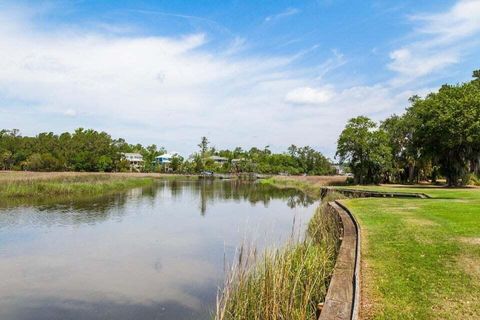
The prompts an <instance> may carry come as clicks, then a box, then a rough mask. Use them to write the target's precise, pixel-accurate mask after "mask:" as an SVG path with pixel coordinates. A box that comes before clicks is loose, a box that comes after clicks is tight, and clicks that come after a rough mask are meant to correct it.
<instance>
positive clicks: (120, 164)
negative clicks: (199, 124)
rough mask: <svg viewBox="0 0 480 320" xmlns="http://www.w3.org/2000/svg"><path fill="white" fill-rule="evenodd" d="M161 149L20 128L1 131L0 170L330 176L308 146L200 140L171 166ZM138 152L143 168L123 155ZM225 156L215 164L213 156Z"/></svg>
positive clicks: (99, 135)
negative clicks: (279, 149) (161, 160)
mask: <svg viewBox="0 0 480 320" xmlns="http://www.w3.org/2000/svg"><path fill="white" fill-rule="evenodd" d="M166 152H167V151H166V150H165V148H163V147H157V146H156V145H155V144H152V145H149V146H142V145H141V144H129V143H127V142H126V141H125V140H124V139H122V138H119V139H113V138H112V137H111V136H110V135H109V134H108V133H106V132H97V131H95V130H92V129H88V130H85V129H83V128H79V129H77V130H75V131H74V132H73V133H69V132H64V133H62V134H60V135H58V134H54V133H52V132H43V133H40V134H38V135H36V136H35V137H27V136H22V135H21V134H20V131H19V130H17V129H13V130H0V169H3V170H29V171H44V172H47V171H76V172H127V171H131V170H134V171H141V172H169V173H181V174H193V173H200V172H202V171H213V172H218V173H251V172H256V173H263V174H278V173H287V174H310V175H324V174H332V173H334V172H335V169H334V168H333V167H332V164H331V161H330V160H328V159H327V158H326V157H325V156H323V155H322V154H321V153H320V152H318V151H315V150H314V149H313V148H311V147H309V146H305V147H297V146H295V145H291V146H290V147H289V148H288V150H287V151H286V152H283V153H274V152H272V151H271V150H270V148H269V146H266V147H264V148H256V147H253V148H250V149H249V150H244V149H242V148H240V147H237V148H234V149H233V150H228V149H225V150H220V149H217V148H215V147H214V146H212V145H211V143H210V141H208V139H207V138H206V137H202V139H201V142H200V144H199V145H198V151H197V152H194V153H193V154H191V155H190V156H189V157H188V158H183V157H182V156H180V155H177V154H174V155H173V158H172V159H171V161H170V162H169V163H166V164H158V163H157V162H156V161H155V158H156V157H157V156H160V155H162V154H165V153H166ZM125 153H139V154H141V156H142V157H143V162H142V163H141V164H138V165H135V166H134V167H131V166H130V163H129V162H128V161H127V160H126V159H125V158H124V157H123V156H122V154H125ZM213 156H216V157H221V158H222V161H221V162H218V161H215V160H214V159H213V158H212V157H213Z"/></svg>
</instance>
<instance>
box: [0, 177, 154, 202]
mask: <svg viewBox="0 0 480 320" xmlns="http://www.w3.org/2000/svg"><path fill="white" fill-rule="evenodd" d="M152 182H153V179H152V178H136V177H131V176H117V175H107V174H78V175H75V174H65V175H55V174H53V175H52V176H50V177H49V176H40V177H38V176H33V177H32V178H29V177H25V176H21V178H18V179H17V178H16V177H15V176H13V177H11V178H9V179H2V180H0V197H5V198H26V197H35V198H37V197H52V196H68V195H99V194H103V193H106V192H112V191H119V190H124V189H129V188H134V187H141V186H146V185H149V184H151V183H152Z"/></svg>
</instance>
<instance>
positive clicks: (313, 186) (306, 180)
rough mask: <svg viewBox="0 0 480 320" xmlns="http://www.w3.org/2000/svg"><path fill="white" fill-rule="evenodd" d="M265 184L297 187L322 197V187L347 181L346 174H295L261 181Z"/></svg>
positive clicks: (315, 196) (309, 193)
mask: <svg viewBox="0 0 480 320" xmlns="http://www.w3.org/2000/svg"><path fill="white" fill-rule="evenodd" d="M259 182H260V183H263V184H269V185H272V186H275V187H277V188H295V189H297V190H300V191H302V192H304V193H306V194H308V195H309V196H311V197H314V198H320V195H321V190H320V188H321V187H324V186H338V185H343V184H345V182H346V177H344V176H305V177H303V176H295V177H281V176H275V177H271V178H268V179H263V180H260V181H259Z"/></svg>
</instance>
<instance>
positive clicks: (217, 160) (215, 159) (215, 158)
mask: <svg viewBox="0 0 480 320" xmlns="http://www.w3.org/2000/svg"><path fill="white" fill-rule="evenodd" d="M208 159H210V160H213V162H215V163H227V162H228V158H225V157H219V156H211V157H208Z"/></svg>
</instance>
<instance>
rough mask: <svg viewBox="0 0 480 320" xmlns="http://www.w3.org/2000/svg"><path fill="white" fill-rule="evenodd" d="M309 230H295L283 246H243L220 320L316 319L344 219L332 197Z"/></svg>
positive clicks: (225, 292)
mask: <svg viewBox="0 0 480 320" xmlns="http://www.w3.org/2000/svg"><path fill="white" fill-rule="evenodd" d="M337 197H341V195H338V194H331V195H329V199H325V201H324V202H323V203H324V204H322V205H321V206H320V207H319V208H318V209H317V210H316V212H315V214H314V216H313V217H312V219H311V220H310V222H309V224H308V228H307V231H306V235H304V236H303V235H302V236H301V240H299V237H300V235H296V234H295V233H292V236H291V239H290V241H289V242H288V243H287V244H286V245H285V246H283V247H282V248H276V249H267V250H266V251H265V252H263V253H258V252H257V251H256V250H255V249H249V248H248V246H242V247H241V248H240V250H239V252H238V260H237V262H236V263H235V264H234V265H233V266H232V267H231V269H230V273H229V275H228V277H227V280H226V282H225V285H224V288H223V290H222V291H221V293H220V295H219V297H218V301H217V311H216V317H215V319H216V320H229V319H252V320H255V319H262V320H273V319H292V320H297V319H312V320H313V319H316V317H317V316H318V304H319V303H322V302H323V301H324V299H325V296H326V292H327V288H328V284H329V281H330V277H331V274H332V272H333V267H334V265H335V259H336V255H337V251H338V248H339V244H340V221H339V220H338V217H337V215H335V214H334V213H332V212H330V209H329V207H328V206H326V201H328V200H332V199H334V198H337Z"/></svg>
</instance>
